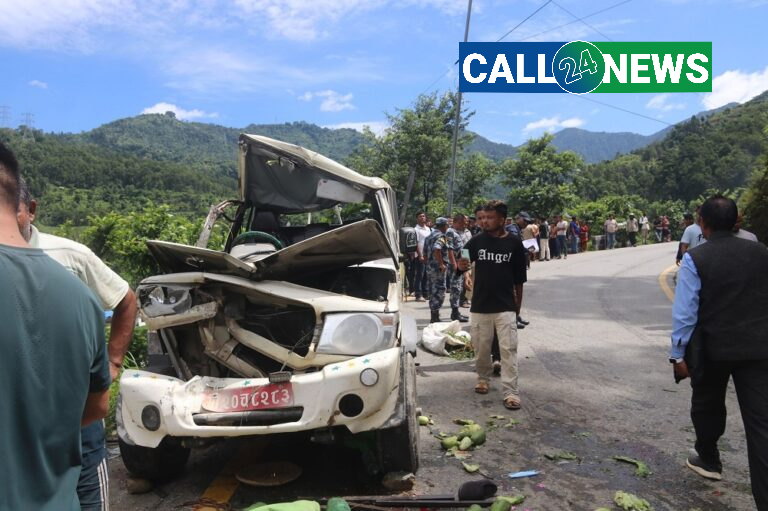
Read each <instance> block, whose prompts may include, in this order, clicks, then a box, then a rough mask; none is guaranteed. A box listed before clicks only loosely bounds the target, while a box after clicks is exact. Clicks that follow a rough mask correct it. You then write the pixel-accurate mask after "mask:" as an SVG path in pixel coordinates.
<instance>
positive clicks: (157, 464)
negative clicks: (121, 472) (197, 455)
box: [118, 438, 190, 481]
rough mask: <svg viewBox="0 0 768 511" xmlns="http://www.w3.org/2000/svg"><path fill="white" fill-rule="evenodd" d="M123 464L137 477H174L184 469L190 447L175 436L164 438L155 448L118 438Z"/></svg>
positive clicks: (152, 479) (164, 479)
mask: <svg viewBox="0 0 768 511" xmlns="http://www.w3.org/2000/svg"><path fill="white" fill-rule="evenodd" d="M118 444H119V446H120V455H121V457H122V458H123V465H125V468H126V469H128V472H130V473H131V474H132V475H133V476H135V477H140V478H142V479H149V480H151V481H166V480H169V479H173V478H174V477H176V476H178V475H180V474H181V473H182V472H183V471H184V467H185V466H186V464H187V460H188V459H189V452H190V449H188V448H186V447H183V446H182V445H181V442H180V441H178V440H176V439H173V438H164V439H163V441H162V442H160V445H158V446H157V447H155V448H151V447H141V446H139V445H130V444H127V443H125V442H124V441H123V440H122V439H120V438H118Z"/></svg>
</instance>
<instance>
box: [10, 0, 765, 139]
mask: <svg viewBox="0 0 768 511" xmlns="http://www.w3.org/2000/svg"><path fill="white" fill-rule="evenodd" d="M543 4H545V0H535V1H534V0H474V2H473V5H472V16H471V24H470V31H469V40H470V41H496V40H498V39H499V38H501V37H502V36H504V35H505V34H506V33H507V32H509V31H510V30H511V29H512V28H513V27H515V26H516V25H518V24H519V23H520V22H521V21H523V20H524V19H525V18H526V17H528V16H529V15H530V14H531V13H533V12H534V11H536V9H538V8H539V7H541V6H542V5H543ZM595 13H597V14H595ZM572 14H573V15H575V16H577V17H580V18H583V21H578V19H577V18H575V17H574V16H572ZM466 15H467V0H311V1H310V0H230V1H223V0H166V1H164V2H159V1H150V0H24V1H23V2H20V1H18V0H0V62H2V65H3V66H4V70H5V72H4V73H3V74H2V79H1V80H0V126H5V127H16V126H18V125H19V124H22V123H24V122H25V121H31V124H33V126H34V127H35V128H37V129H42V130H44V131H47V132H69V133H77V132H81V131H88V130H91V129H94V128H96V127H98V126H100V125H102V124H105V123H108V122H111V121H114V120H116V119H120V118H124V117H131V116H134V115H138V114H141V113H154V112H158V113H163V112H166V111H174V112H175V113H176V116H177V118H179V119H182V120H187V121H195V122H208V123H214V124H220V125H223V126H227V127H238V128H242V127H244V126H246V125H249V124H252V123H254V124H272V123H284V122H294V121H306V122H310V123H314V124H318V125H320V126H326V127H351V128H355V129H362V126H364V125H368V126H370V127H371V128H372V129H373V130H374V131H375V132H378V133H380V132H381V131H382V130H384V129H385V128H386V126H387V114H397V111H398V109H403V108H409V107H411V106H412V105H413V103H414V101H415V100H416V98H417V97H418V95H419V94H428V93H432V92H436V93H438V94H441V93H444V92H445V91H448V90H455V89H456V86H457V73H458V65H454V62H456V60H457V59H458V53H459V44H458V43H459V41H461V40H462V39H463V36H464V24H465V21H466ZM766 21H768V0H623V1H622V0H593V1H590V2H584V1H577V0H557V1H552V2H549V3H547V5H546V6H545V7H544V8H543V9H541V10H540V11H539V12H537V13H536V14H535V15H534V16H533V17H531V18H530V19H529V20H527V21H526V22H525V23H523V24H522V25H521V26H520V27H519V28H517V29H516V30H514V31H513V32H511V33H509V34H508V35H506V37H505V38H504V39H503V40H504V41H509V42H515V41H571V40H577V39H580V40H585V41H594V42H597V41H605V40H613V41H711V42H712V43H713V57H712V68H713V76H714V79H713V92H712V93H676V94H589V95H587V96H586V97H580V96H575V95H571V94H504V93H501V94H499V93H496V94H494V93H472V94H465V95H464V101H465V106H466V107H467V108H469V109H470V110H472V111H474V112H475V114H474V117H473V118H472V119H471V121H470V126H469V129H471V130H472V131H475V132H477V133H479V134H481V135H483V136H485V137H487V138H489V139H491V140H493V141H496V142H504V143H509V144H515V145H518V144H521V143H523V142H524V141H525V140H527V139H528V138H531V137H536V136H540V135H541V134H543V133H544V132H545V131H557V130H560V129H562V128H567V127H578V128H583V129H587V130H590V131H609V132H619V131H629V132H635V133H641V134H645V135H648V134H651V133H654V132H656V131H658V130H660V129H663V128H665V127H666V126H668V125H669V124H673V123H676V122H679V121H681V120H685V119H687V118H689V117H690V116H691V115H693V114H696V113H698V112H701V111H703V110H708V109H711V108H717V107H719V106H722V105H725V104H727V103H730V102H733V101H736V102H744V101H747V100H749V99H750V98H752V97H754V96H755V95H757V94H759V93H760V92H762V91H764V90H766V89H768V54H766V52H765V49H766V45H765V44H763V43H758V42H757V41H761V40H762V37H763V35H764V32H765V30H766V28H765V27H766ZM595 101H598V102H599V103H596V102H595ZM619 108H620V109H623V110H628V111H630V112H632V113H629V112H626V111H623V110H619Z"/></svg>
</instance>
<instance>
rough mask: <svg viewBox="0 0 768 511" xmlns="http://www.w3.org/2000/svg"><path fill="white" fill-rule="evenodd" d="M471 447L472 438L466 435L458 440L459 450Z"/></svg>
mask: <svg viewBox="0 0 768 511" xmlns="http://www.w3.org/2000/svg"><path fill="white" fill-rule="evenodd" d="M470 447H472V439H471V438H469V437H468V436H465V437H464V438H462V439H461V442H459V450H460V451H467V450H469V448H470Z"/></svg>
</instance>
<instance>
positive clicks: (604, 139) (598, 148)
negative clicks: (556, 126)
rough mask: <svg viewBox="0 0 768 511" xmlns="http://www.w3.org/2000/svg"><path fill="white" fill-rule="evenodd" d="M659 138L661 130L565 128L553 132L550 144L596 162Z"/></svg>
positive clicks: (632, 149)
mask: <svg viewBox="0 0 768 511" xmlns="http://www.w3.org/2000/svg"><path fill="white" fill-rule="evenodd" d="M661 138H664V134H663V133H662V132H656V133H654V134H652V135H639V134H637V133H629V132H620V133H607V132H604V131H600V132H594V131H587V130H583V129H580V128H565V129H563V130H560V131H558V132H557V133H555V135H554V138H553V139H552V145H553V146H555V147H556V148H558V149H559V150H560V151H573V152H574V153H577V154H579V155H580V156H581V157H582V158H583V159H584V161H585V162H586V163H597V162H599V161H603V160H610V159H612V158H615V157H616V156H618V155H620V154H626V153H629V152H631V151H634V150H635V149H638V148H641V147H645V146H647V145H648V144H650V143H652V142H655V141H657V140H659V139H661Z"/></svg>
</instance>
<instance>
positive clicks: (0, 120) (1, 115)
mask: <svg viewBox="0 0 768 511" xmlns="http://www.w3.org/2000/svg"><path fill="white" fill-rule="evenodd" d="M9 122H11V109H10V107H8V106H7V105H0V128H8V127H9V124H8V123H9Z"/></svg>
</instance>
